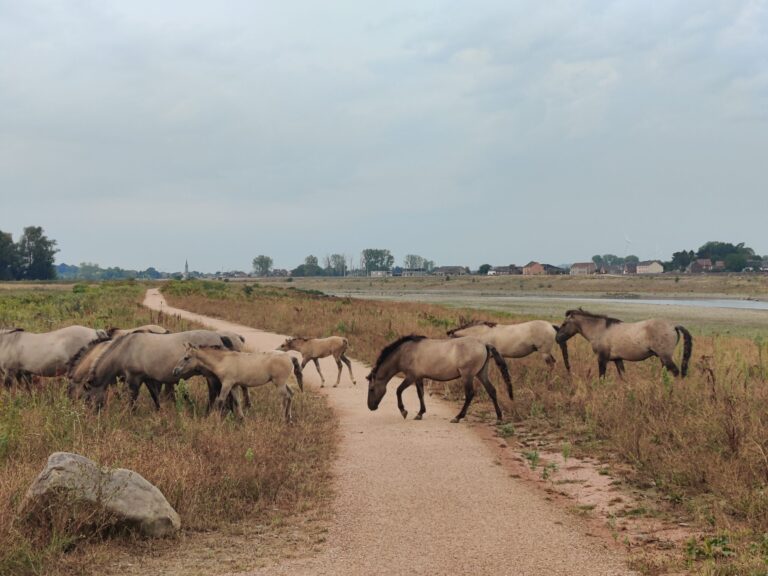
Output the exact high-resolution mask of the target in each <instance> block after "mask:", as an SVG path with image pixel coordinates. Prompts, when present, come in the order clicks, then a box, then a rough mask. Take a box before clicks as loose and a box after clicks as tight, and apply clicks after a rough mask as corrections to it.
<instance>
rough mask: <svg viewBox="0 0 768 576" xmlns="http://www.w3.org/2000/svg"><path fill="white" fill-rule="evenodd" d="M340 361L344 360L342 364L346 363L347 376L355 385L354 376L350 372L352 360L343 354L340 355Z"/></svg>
mask: <svg viewBox="0 0 768 576" xmlns="http://www.w3.org/2000/svg"><path fill="white" fill-rule="evenodd" d="M341 361H342V362H344V364H346V365H347V368H348V369H349V377H350V378H351V379H352V384H354V385H357V381H356V380H355V376H354V374H352V362H350V361H349V358H347V357H346V356H345V355H344V354H342V355H341Z"/></svg>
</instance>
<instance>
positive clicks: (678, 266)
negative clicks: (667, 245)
mask: <svg viewBox="0 0 768 576" xmlns="http://www.w3.org/2000/svg"><path fill="white" fill-rule="evenodd" d="M695 258H696V255H695V254H694V253H693V250H689V251H688V252H686V251H685V250H681V251H679V252H673V253H672V260H671V261H670V262H665V264H664V269H665V270H679V271H680V272H683V271H684V270H685V269H686V268H688V265H689V264H690V263H691V262H693V261H694V260H695Z"/></svg>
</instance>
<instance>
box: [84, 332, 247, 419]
mask: <svg viewBox="0 0 768 576" xmlns="http://www.w3.org/2000/svg"><path fill="white" fill-rule="evenodd" d="M188 342H191V343H193V344H198V345H203V346H222V345H224V346H226V347H231V346H232V341H231V338H229V337H227V336H223V335H221V334H220V333H218V332H214V331H212V330H190V331H188V332H176V333H174V334H143V333H138V334H126V335H125V336H121V337H120V338H117V339H116V340H115V341H114V342H113V344H112V345H111V346H109V347H107V348H106V350H105V351H104V353H103V354H101V355H100V356H99V357H98V358H97V359H96V360H95V361H94V362H93V365H92V366H91V369H90V372H89V373H88V376H87V378H86V382H85V388H86V390H87V391H88V396H89V397H90V398H91V399H94V400H95V401H96V406H97V407H101V406H102V405H103V404H104V397H105V392H106V389H107V386H108V385H110V384H112V383H113V382H115V381H116V379H117V378H118V377H121V378H123V379H124V380H125V382H126V384H127V385H128V388H129V389H130V392H131V404H132V405H135V403H136V399H137V397H138V395H139V389H140V388H141V384H142V383H144V384H145V385H146V386H147V389H148V390H149V394H150V396H151V397H152V401H153V402H154V403H155V408H157V409H158V410H159V409H160V400H159V398H158V393H159V391H160V388H161V386H162V385H163V384H166V385H175V384H176V383H177V382H178V381H179V380H180V379H182V378H185V379H186V378H190V377H192V376H197V375H203V376H206V378H207V380H208V398H209V408H210V402H212V401H213V399H214V398H215V397H216V396H217V395H218V386H219V382H218V380H216V378H215V376H213V375H211V374H206V373H205V372H200V371H190V372H188V373H187V372H185V373H182V374H174V373H173V369H174V367H175V366H176V359H177V358H179V357H180V356H181V355H183V354H184V347H185V344H186V343H188Z"/></svg>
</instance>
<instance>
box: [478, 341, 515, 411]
mask: <svg viewBox="0 0 768 576" xmlns="http://www.w3.org/2000/svg"><path fill="white" fill-rule="evenodd" d="M485 349H486V350H488V354H489V356H493V359H494V360H495V362H496V366H498V367H499V371H500V372H501V377H502V378H504V384H506V385H507V394H509V399H510V400H514V399H515V394H514V392H513V391H512V377H511V376H510V375H509V368H507V363H506V362H505V361H504V358H502V357H501V354H499V351H498V350H496V348H494V347H493V346H491V345H490V344H486V345H485Z"/></svg>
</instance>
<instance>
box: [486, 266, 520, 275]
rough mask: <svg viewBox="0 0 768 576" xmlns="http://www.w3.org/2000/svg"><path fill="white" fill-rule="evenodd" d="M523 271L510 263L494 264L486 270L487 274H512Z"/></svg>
mask: <svg viewBox="0 0 768 576" xmlns="http://www.w3.org/2000/svg"><path fill="white" fill-rule="evenodd" d="M522 273H523V271H522V269H520V268H519V267H518V266H515V265H514V264H510V265H509V266H494V267H493V268H491V269H490V270H488V275H489V276H512V275H515V274H522Z"/></svg>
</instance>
